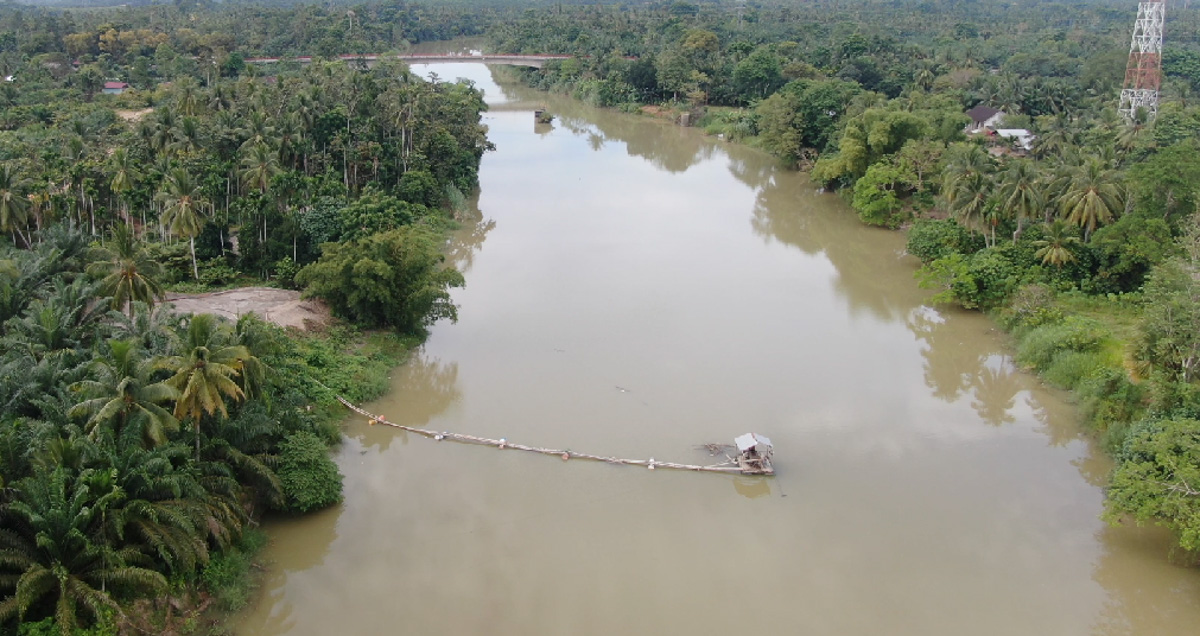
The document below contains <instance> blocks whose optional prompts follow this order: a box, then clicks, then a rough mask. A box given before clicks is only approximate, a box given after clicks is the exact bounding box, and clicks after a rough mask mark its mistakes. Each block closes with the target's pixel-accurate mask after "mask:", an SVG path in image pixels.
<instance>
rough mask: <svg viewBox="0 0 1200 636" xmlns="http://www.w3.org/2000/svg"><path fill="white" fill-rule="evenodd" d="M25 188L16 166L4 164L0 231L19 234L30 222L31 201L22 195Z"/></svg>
mask: <svg viewBox="0 0 1200 636" xmlns="http://www.w3.org/2000/svg"><path fill="white" fill-rule="evenodd" d="M24 188H25V180H24V179H23V178H22V177H21V175H20V173H18V172H17V167H16V165H14V163H13V162H11V161H6V162H4V166H3V167H0V231H4V232H13V233H16V232H19V231H20V228H21V226H23V225H25V223H26V222H27V221H28V212H29V200H28V199H26V198H25V196H24V195H23V194H22V190H23V189H24ZM26 243H28V241H26Z"/></svg>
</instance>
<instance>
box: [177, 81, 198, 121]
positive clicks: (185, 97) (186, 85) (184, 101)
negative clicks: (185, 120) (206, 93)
mask: <svg viewBox="0 0 1200 636" xmlns="http://www.w3.org/2000/svg"><path fill="white" fill-rule="evenodd" d="M175 104H176V107H177V108H178V109H179V112H180V114H182V115H184V116H185V117H194V116H195V115H196V111H197V109H198V108H199V106H200V94H199V89H198V88H197V86H196V82H195V80H193V79H192V78H190V77H184V78H182V79H180V80H179V82H178V84H176V99H175Z"/></svg>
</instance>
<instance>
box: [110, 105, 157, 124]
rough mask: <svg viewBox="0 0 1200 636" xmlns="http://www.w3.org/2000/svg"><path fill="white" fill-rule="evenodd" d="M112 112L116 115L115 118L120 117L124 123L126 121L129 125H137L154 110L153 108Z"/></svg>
mask: <svg viewBox="0 0 1200 636" xmlns="http://www.w3.org/2000/svg"><path fill="white" fill-rule="evenodd" d="M113 112H114V113H116V114H117V117H120V118H121V119H124V120H125V121H127V122H129V123H131V124H134V123H137V122H138V120H140V119H141V118H143V117H145V116H146V115H149V114H150V113H153V112H154V109H153V108H143V109H141V110H114V111H113Z"/></svg>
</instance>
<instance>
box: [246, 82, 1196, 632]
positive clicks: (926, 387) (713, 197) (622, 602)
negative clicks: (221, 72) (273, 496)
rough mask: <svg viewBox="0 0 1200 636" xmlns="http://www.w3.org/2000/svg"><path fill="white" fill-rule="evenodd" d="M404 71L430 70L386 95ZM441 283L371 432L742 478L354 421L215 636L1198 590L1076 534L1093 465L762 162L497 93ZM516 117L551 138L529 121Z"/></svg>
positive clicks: (557, 628)
mask: <svg viewBox="0 0 1200 636" xmlns="http://www.w3.org/2000/svg"><path fill="white" fill-rule="evenodd" d="M415 70H418V71H419V72H421V73H426V72H428V71H429V70H430V69H428V68H425V69H420V68H418V69H415ZM432 70H435V71H436V72H437V74H438V75H439V76H440V77H442V78H454V77H460V76H465V77H470V78H472V79H473V80H474V81H475V82H476V83H477V84H478V85H479V86H480V87H483V88H484V89H485V90H486V93H487V96H488V101H489V102H490V103H491V104H492V105H493V108H492V110H491V112H489V113H488V114H487V115H486V123H487V125H488V126H489V127H490V129H491V132H490V138H491V139H492V140H493V141H494V142H495V144H496V146H497V151H496V152H494V153H490V154H488V155H487V156H486V157H484V160H483V166H482V169H481V171H480V180H481V182H482V184H481V189H480V196H479V199H478V209H479V211H480V213H479V218H478V219H476V220H475V221H473V222H470V223H468V224H466V227H464V229H463V230H462V231H461V232H460V233H459V234H458V235H457V236H456V238H455V242H454V244H453V245H452V256H453V259H454V260H455V262H456V263H457V264H458V266H459V267H460V268H461V269H463V271H464V272H465V274H466V279H467V286H466V288H465V289H463V290H459V291H458V292H457V293H456V295H455V298H456V300H457V302H458V303H459V304H460V306H461V310H460V320H459V322H458V323H457V324H453V325H451V324H439V325H437V326H436V327H435V328H434V329H433V333H432V336H431V337H430V338H429V341H428V343H427V344H426V345H425V346H424V348H423V349H422V350H421V351H420V353H419V355H418V356H417V357H416V359H415V360H414V361H413V362H412V363H410V364H408V365H407V366H405V367H403V368H400V369H397V370H396V372H395V375H394V377H393V390H392V392H391V394H390V395H389V396H388V397H387V398H385V399H383V400H380V401H379V402H377V403H375V404H371V405H369V408H370V409H371V410H373V411H376V412H380V413H383V414H385V415H386V416H387V417H388V418H389V419H391V420H393V421H397V422H401V423H405V424H410V425H417V426H426V427H429V428H433V429H437V430H447V431H458V432H465V433H470V434H475V435H482V436H487V437H496V438H498V437H506V438H508V439H510V440H513V441H518V442H523V443H530V444H534V445H545V446H557V447H565V448H573V449H577V450H580V451H585V452H592V453H599V454H611V455H617V456H622V457H631V458H645V457H648V456H653V457H655V458H657V459H661V460H668V461H681V462H689V463H707V462H708V461H709V457H708V454H707V453H706V452H704V451H702V450H698V449H697V448H696V447H697V445H700V444H703V443H706V442H722V443H725V442H729V441H730V440H731V439H732V438H733V437H734V436H735V435H737V434H740V433H743V432H747V431H757V432H761V433H763V434H766V435H768V436H770V437H771V439H772V440H773V441H774V442H775V445H776V460H777V461H776V466H777V469H778V471H779V474H778V476H777V477H776V478H774V479H761V478H750V477H743V476H726V475H710V474H692V473H672V472H668V471H655V472H649V471H646V470H644V469H638V468H632V467H616V466H608V465H602V464H594V463H587V462H579V461H576V462H570V463H564V462H562V461H561V460H558V459H552V458H547V457H542V456H535V455H529V454H525V453H515V452H501V451H497V450H494V449H486V448H479V447H470V446H462V445H458V444H451V443H441V444H439V443H436V442H433V441H429V440H426V439H423V438H417V437H414V436H409V435H407V434H405V433H403V432H397V431H395V430H392V429H386V428H382V427H373V428H371V427H368V426H367V425H366V422H365V421H363V420H362V419H361V418H354V419H351V420H349V421H348V422H347V424H346V429H345V430H346V434H347V440H346V443H345V444H344V446H343V447H342V449H341V451H340V453H339V454H338V463H339V464H340V466H341V468H342V471H343V472H344V473H345V475H346V501H345V503H344V504H343V505H342V506H340V507H338V508H336V509H333V510H329V511H326V512H324V513H321V514H318V515H315V516H311V517H306V518H304V519H301V520H298V521H290V522H277V523H273V524H271V525H270V527H269V529H270V533H271V536H272V539H273V542H272V545H271V547H270V548H269V549H268V553H267V557H268V558H269V559H270V560H271V562H272V567H271V570H270V572H269V574H268V575H267V578H266V582H265V585H264V588H263V590H262V593H261V596H260V598H259V599H258V601H257V603H256V604H255V605H254V607H252V608H251V610H249V611H248V612H246V613H245V614H244V616H243V617H242V619H241V621H240V623H239V627H238V633H239V634H242V635H245V636H250V635H255V636H267V635H272V636H274V635H279V634H289V635H308V634H313V635H317V634H343V635H358V634H398V633H407V634H420V635H441V634H446V635H451V634H454V635H458V634H503V635H513V636H542V635H544V636H562V635H575V634H578V635H597V636H601V635H603V636H608V635H611V634H695V635H709V634H712V635H717V634H722V635H728V634H732V633H742V632H744V631H745V628H746V625H747V624H748V623H749V624H751V625H753V626H754V627H753V628H752V629H764V630H766V631H768V632H770V633H777V634H814V635H826V634H827V635H859V634H861V635H876V634H901V635H914V636H916V635H920V636H930V635H942V634H944V635H947V636H951V635H953V636H960V635H963V634H997V635H1016V634H1020V635H1040V634H1053V635H1071V634H1104V635H1107V634H1156V635H1174V634H1180V635H1182V634H1189V635H1191V634H1195V633H1196V629H1197V625H1200V572H1197V571H1196V570H1189V569H1186V568H1182V567H1178V566H1175V565H1171V564H1170V563H1169V561H1168V559H1167V551H1168V546H1169V538H1168V537H1166V536H1164V535H1163V534H1161V533H1158V532H1154V531H1140V530H1132V529H1113V528H1109V527H1107V526H1106V525H1104V524H1103V523H1101V522H1100V521H1098V520H1097V515H1098V514H1099V513H1100V510H1101V503H1102V492H1101V487H1102V485H1103V483H1104V477H1105V474H1106V471H1107V470H1108V469H1109V464H1108V463H1107V461H1106V460H1105V459H1104V458H1103V457H1102V456H1101V454H1100V452H1099V451H1098V450H1097V449H1096V448H1095V447H1094V446H1093V445H1092V444H1090V443H1088V442H1087V441H1086V439H1085V438H1084V437H1083V436H1082V435H1081V433H1080V431H1079V429H1078V428H1077V427H1076V426H1075V424H1074V422H1075V413H1074V411H1073V409H1072V408H1071V407H1070V406H1068V405H1067V404H1066V403H1065V402H1064V400H1063V398H1062V396H1061V395H1060V394H1057V393H1054V392H1051V391H1048V390H1046V389H1045V388H1043V387H1041V386H1040V385H1039V384H1038V382H1037V381H1035V380H1034V379H1032V378H1030V377H1029V376H1027V375H1026V374H1024V373H1022V372H1020V371H1018V370H1016V369H1015V368H1014V366H1013V363H1012V360H1011V359H1010V357H1009V355H1008V354H1007V350H1006V348H1005V343H1004V340H1003V338H1002V337H1001V335H1000V334H998V333H997V332H996V330H995V329H994V328H993V326H992V325H991V324H990V323H989V322H988V321H986V320H984V319H982V318H981V317H979V316H978V315H974V314H963V313H956V312H947V311H945V310H937V309H932V308H930V307H927V306H925V305H924V304H923V299H924V298H925V297H926V295H927V294H926V293H925V292H923V291H922V290H919V289H917V287H916V284H915V282H914V281H913V276H912V273H913V270H914V269H915V267H916V264H915V262H914V260H913V259H911V258H910V257H907V256H905V255H904V254H903V247H904V244H903V241H904V238H903V236H902V235H900V234H899V233H893V232H887V231H877V230H872V229H869V228H866V227H864V226H862V225H860V224H859V223H858V222H857V221H856V220H855V218H854V215H853V214H852V213H850V212H849V211H848V210H847V209H846V207H845V205H844V204H842V203H841V202H840V201H839V200H838V199H837V198H836V197H834V196H832V195H823V194H817V193H816V192H815V191H814V189H813V187H812V186H811V185H810V183H809V182H808V181H807V180H806V178H805V177H804V176H803V175H800V174H796V173H793V172H787V171H783V170H780V169H779V168H778V167H777V166H776V165H775V163H774V162H773V161H772V160H771V159H770V158H769V157H767V156H765V155H763V154H760V153H758V152H755V151H752V150H749V149H746V148H742V147H738V146H734V145H729V144H723V143H721V142H718V141H716V140H713V139H708V138H705V137H703V136H702V135H700V134H699V133H698V132H697V131H694V130H686V129H680V128H676V127H673V126H670V125H667V124H663V123H661V122H657V121H653V120H650V119H649V118H639V117H635V116H628V115H622V114H618V113H612V112H603V111H598V110H594V109H590V108H587V107H586V106H583V105H581V104H579V103H576V102H572V101H569V100H565V99H560V98H555V97H553V96H547V95H544V94H539V93H535V92H532V91H528V90H525V89H522V88H519V87H513V86H509V85H507V84H506V85H505V86H504V88H503V89H501V88H500V87H498V86H497V85H496V84H495V83H494V81H493V79H492V77H491V75H490V74H489V71H488V70H487V69H486V67H484V66H482V65H472V64H460V65H438V66H437V67H436V68H433V69H432ZM538 104H545V105H547V106H549V107H550V110H551V112H553V113H554V114H556V115H557V119H556V120H555V121H554V123H553V124H551V125H535V124H534V121H533V116H532V114H531V110H532V108H533V107H534V106H535V105H538Z"/></svg>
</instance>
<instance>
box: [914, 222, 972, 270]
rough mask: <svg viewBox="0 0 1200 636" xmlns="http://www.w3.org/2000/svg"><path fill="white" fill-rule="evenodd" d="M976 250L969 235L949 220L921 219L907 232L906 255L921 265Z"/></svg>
mask: <svg viewBox="0 0 1200 636" xmlns="http://www.w3.org/2000/svg"><path fill="white" fill-rule="evenodd" d="M977 249H978V246H977V244H976V242H975V240H974V239H973V238H972V236H971V233H970V232H968V231H967V230H965V229H964V228H963V227H962V226H961V225H959V224H958V223H956V222H954V221H951V220H950V219H940V220H938V219H921V220H919V221H917V222H916V223H913V225H912V227H911V228H909V230H908V253H909V254H912V255H913V256H916V257H917V258H919V259H921V262H922V263H932V262H933V261H935V260H937V259H939V258H945V257H947V256H950V255H951V254H967V253H971V252H974V251H976V250H977Z"/></svg>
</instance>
